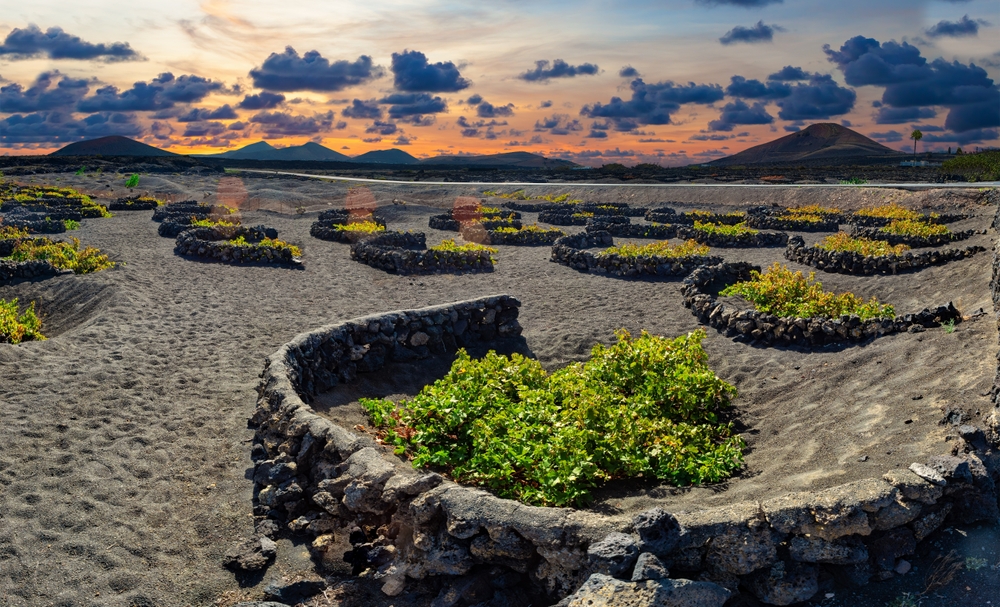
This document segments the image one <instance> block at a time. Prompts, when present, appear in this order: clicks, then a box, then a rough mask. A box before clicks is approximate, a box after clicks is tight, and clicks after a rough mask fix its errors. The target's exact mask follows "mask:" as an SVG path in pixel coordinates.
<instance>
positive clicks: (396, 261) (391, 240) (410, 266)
mask: <svg viewBox="0 0 1000 607" xmlns="http://www.w3.org/2000/svg"><path fill="white" fill-rule="evenodd" d="M425 242H426V238H425V236H424V234H422V233H419V232H416V233H413V232H390V233H386V234H383V235H380V236H375V237H374V238H366V239H364V240H361V241H358V242H356V243H354V244H352V245H351V259H353V260H354V261H358V262H360V263H363V264H366V265H369V266H371V267H373V268H377V269H379V270H383V271H385V272H389V273H391V274H465V273H470V272H492V271H493V259H492V257H491V256H490V253H489V252H488V251H463V252H457V251H434V250H431V249H424V247H425V246H426V244H425ZM419 249H423V250H419Z"/></svg>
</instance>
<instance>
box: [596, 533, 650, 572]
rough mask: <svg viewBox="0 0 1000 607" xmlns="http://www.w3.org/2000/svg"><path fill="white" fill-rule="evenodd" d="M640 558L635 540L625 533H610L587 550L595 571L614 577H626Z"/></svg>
mask: <svg viewBox="0 0 1000 607" xmlns="http://www.w3.org/2000/svg"><path fill="white" fill-rule="evenodd" d="M638 557H639V548H638V546H636V545H635V540H633V539H632V536H630V535H626V534H624V533H609V534H608V535H607V537H605V538H604V539H603V540H601V541H599V542H597V543H596V544H591V545H590V548H588V549H587V558H588V559H589V560H590V563H591V565H592V566H593V568H594V570H595V571H597V572H599V573H605V574H608V575H611V576H614V577H621V576H623V575H626V574H627V573H628V572H629V571H630V570H631V569H632V565H634V564H635V562H636V559H637V558H638Z"/></svg>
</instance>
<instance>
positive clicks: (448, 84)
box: [392, 51, 472, 93]
mask: <svg viewBox="0 0 1000 607" xmlns="http://www.w3.org/2000/svg"><path fill="white" fill-rule="evenodd" d="M392 73H393V76H394V78H393V84H394V86H395V87H396V88H397V89H399V90H400V91H405V92H409V93H454V92H457V91H460V90H462V89H466V88H469V86H471V85H472V82H471V81H469V80H467V79H465V78H463V77H462V74H461V73H459V71H458V67H456V66H455V64H454V63H452V62H451V61H448V62H446V63H428V62H427V56H426V55H424V54H423V53H421V52H420V51H403V52H402V53H393V54H392Z"/></svg>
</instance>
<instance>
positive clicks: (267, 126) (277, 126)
mask: <svg viewBox="0 0 1000 607" xmlns="http://www.w3.org/2000/svg"><path fill="white" fill-rule="evenodd" d="M250 122H252V123H253V124H257V125H260V127H261V129H262V130H263V131H264V136H265V137H270V138H277V137H295V136H300V135H315V134H316V133H324V132H327V131H329V130H330V129H331V128H333V112H332V111H329V112H326V113H325V114H314V115H312V116H299V115H295V114H290V113H288V112H260V113H259V114H255V115H254V116H253V117H252V118H250Z"/></svg>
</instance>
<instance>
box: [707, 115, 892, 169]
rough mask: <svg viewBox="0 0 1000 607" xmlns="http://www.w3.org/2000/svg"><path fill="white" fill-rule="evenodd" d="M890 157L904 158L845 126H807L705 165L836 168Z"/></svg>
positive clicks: (821, 124) (829, 124)
mask: <svg viewBox="0 0 1000 607" xmlns="http://www.w3.org/2000/svg"><path fill="white" fill-rule="evenodd" d="M891 155H892V156H905V154H903V153H902V152H897V151H896V150H893V149H891V148H887V147H886V146H884V145H882V144H881V143H877V142H875V141H872V140H871V139H869V138H867V137H865V136H864V135H862V134H861V133H858V132H856V131H852V130H851V129H849V128H847V127H845V126H841V125H839V124H834V123H832V122H821V123H818V124H812V125H809V126H808V127H806V128H804V129H802V130H801V131H798V132H797V133H792V134H791V135H786V136H784V137H781V138H780V139H775V140H774V141H771V142H769V143H763V144H761V145H757V146H754V147H752V148H749V149H746V150H743V151H742V152H739V153H738V154H733V155H732V156H727V157H725V158H720V159H718V160H713V161H712V162H709V163H707V164H709V165H712V166H732V165H738V164H739V165H749V164H785V163H808V164H816V163H820V162H830V163H835V164H840V163H842V162H844V161H847V160H849V159H851V158H859V157H870V156H891Z"/></svg>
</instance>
